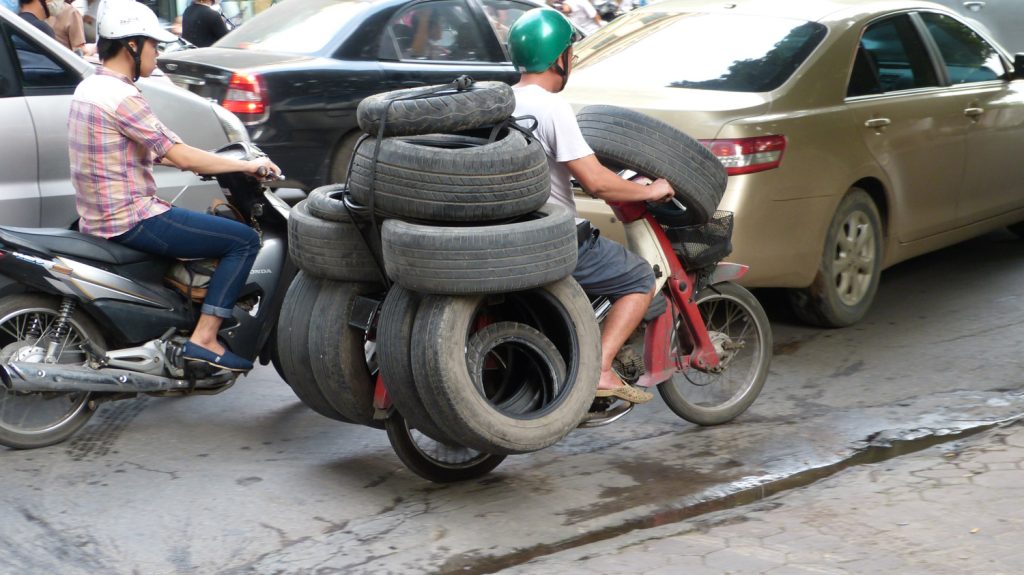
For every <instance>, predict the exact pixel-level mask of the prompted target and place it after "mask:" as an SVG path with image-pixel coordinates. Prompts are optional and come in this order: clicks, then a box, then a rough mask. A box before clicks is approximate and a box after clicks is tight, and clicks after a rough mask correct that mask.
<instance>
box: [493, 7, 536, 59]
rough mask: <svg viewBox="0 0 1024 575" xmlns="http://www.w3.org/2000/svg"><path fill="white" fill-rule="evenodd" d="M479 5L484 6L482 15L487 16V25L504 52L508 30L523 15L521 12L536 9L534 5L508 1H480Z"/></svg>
mask: <svg viewBox="0 0 1024 575" xmlns="http://www.w3.org/2000/svg"><path fill="white" fill-rule="evenodd" d="M481 4H483V6H484V13H486V14H487V21H488V23H490V25H491V28H493V29H494V34H495V35H496V36H497V37H498V41H499V42H501V45H502V46H504V47H505V49H506V50H507V49H508V29H509V28H511V27H512V24H513V23H514V22H515V21H516V20H518V19H519V17H520V16H522V15H523V12H526V11H527V10H531V9H533V8H536V7H537V6H536V5H534V4H526V3H524V2H510V1H508V0H482V2H481Z"/></svg>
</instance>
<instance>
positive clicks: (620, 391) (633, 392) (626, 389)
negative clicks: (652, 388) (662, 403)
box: [597, 384, 654, 403]
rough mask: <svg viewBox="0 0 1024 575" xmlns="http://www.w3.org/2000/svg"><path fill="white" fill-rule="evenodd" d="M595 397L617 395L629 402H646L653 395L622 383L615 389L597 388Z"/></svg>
mask: <svg viewBox="0 0 1024 575" xmlns="http://www.w3.org/2000/svg"><path fill="white" fill-rule="evenodd" d="M597 397H617V398H619V399H621V400H622V401H628V402H629V403H647V402H648V401H650V400H652V399H654V396H653V395H651V394H650V393H647V392H646V391H643V390H642V389H637V388H635V387H633V386H632V385H626V384H622V385H620V386H619V387H616V388H615V389H599V390H597Z"/></svg>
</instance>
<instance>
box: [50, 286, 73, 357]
mask: <svg viewBox="0 0 1024 575" xmlns="http://www.w3.org/2000/svg"><path fill="white" fill-rule="evenodd" d="M73 313H75V300H73V299H71V298H69V297H65V298H64V299H62V300H61V302H60V312H59V315H58V316H57V320H56V321H54V322H53V330H52V331H51V332H50V342H49V344H47V346H46V358H45V359H44V360H43V361H45V362H46V363H57V358H58V357H59V356H60V353H59V352H62V351H64V350H63V343H64V341H63V340H64V338H65V337H67V335H68V331H70V330H71V314H73Z"/></svg>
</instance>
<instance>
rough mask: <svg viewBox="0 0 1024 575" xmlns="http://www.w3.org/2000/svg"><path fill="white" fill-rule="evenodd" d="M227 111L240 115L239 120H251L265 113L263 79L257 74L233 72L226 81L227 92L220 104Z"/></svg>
mask: <svg viewBox="0 0 1024 575" xmlns="http://www.w3.org/2000/svg"><path fill="white" fill-rule="evenodd" d="M221 106H224V108H225V109H226V110H228V111H229V112H234V113H235V114H239V115H241V120H242V121H243V122H245V121H252V119H253V118H252V117H253V116H262V115H264V114H266V113H267V94H266V91H265V90H264V89H263V80H262V79H261V78H260V77H259V75H258V74H239V73H237V72H235V73H234V74H232V75H231V81H230V82H228V92H227V94H225V95H224V102H223V103H222V104H221Z"/></svg>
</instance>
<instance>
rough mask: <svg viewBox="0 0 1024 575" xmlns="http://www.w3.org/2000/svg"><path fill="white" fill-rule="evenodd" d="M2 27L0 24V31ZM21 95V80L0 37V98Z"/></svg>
mask: <svg viewBox="0 0 1024 575" xmlns="http://www.w3.org/2000/svg"><path fill="white" fill-rule="evenodd" d="M3 30H4V28H3V26H2V25H0V31H3ZM20 95H21V80H19V79H18V73H17V72H16V71H15V70H14V63H13V62H12V61H11V54H10V52H9V51H8V48H7V41H6V39H5V38H3V37H0V98H7V97H10V96H20Z"/></svg>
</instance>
